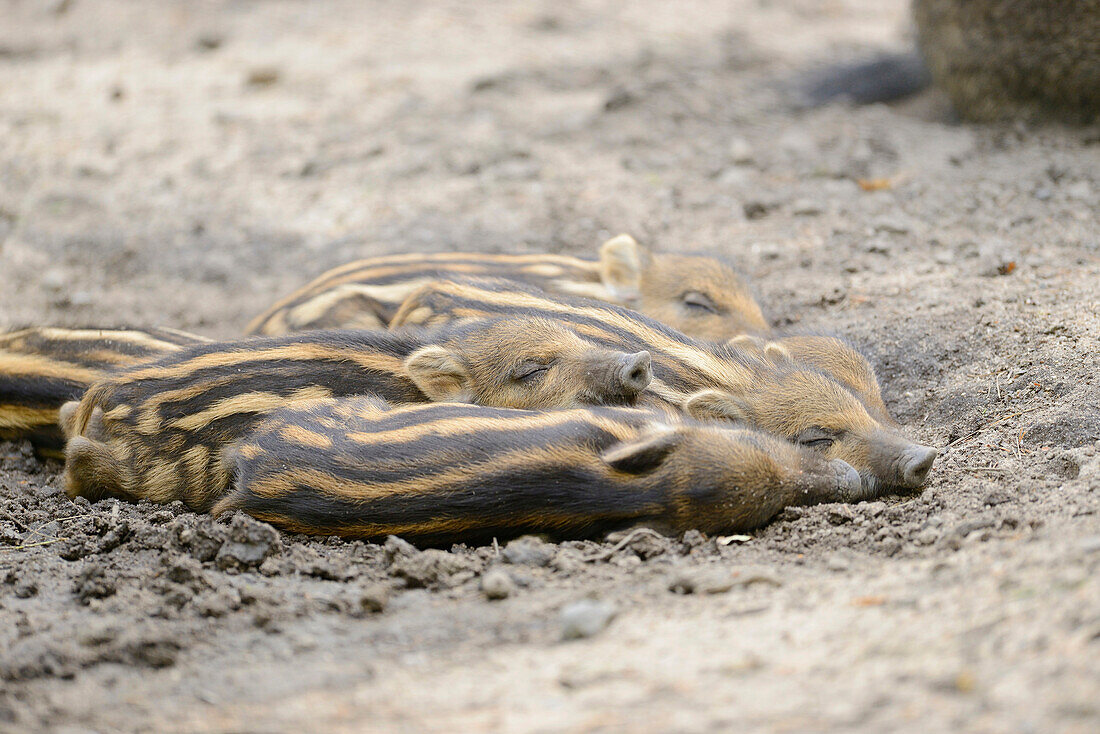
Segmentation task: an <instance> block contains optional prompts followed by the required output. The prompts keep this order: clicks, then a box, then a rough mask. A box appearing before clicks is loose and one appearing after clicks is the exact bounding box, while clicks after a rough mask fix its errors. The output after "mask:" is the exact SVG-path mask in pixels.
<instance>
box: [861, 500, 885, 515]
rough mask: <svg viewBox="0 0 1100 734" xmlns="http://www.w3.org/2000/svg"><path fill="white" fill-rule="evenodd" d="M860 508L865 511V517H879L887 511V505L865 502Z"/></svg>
mask: <svg viewBox="0 0 1100 734" xmlns="http://www.w3.org/2000/svg"><path fill="white" fill-rule="evenodd" d="M860 508H861V509H862V510H863V514H864V515H867V516H868V517H878V516H879V515H881V514H882V513H883V512H885V511H886V503H885V502H864V503H863V504H862V505H860Z"/></svg>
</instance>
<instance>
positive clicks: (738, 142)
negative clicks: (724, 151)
mask: <svg viewBox="0 0 1100 734" xmlns="http://www.w3.org/2000/svg"><path fill="white" fill-rule="evenodd" d="M729 152H730V160H732V161H733V162H734V163H736V164H738V165H740V166H744V165H748V164H750V163H752V162H753V157H754V152H753V149H752V145H751V144H750V143H749V141H747V140H745V139H744V138H734V139H733V140H731V141H730V151H729Z"/></svg>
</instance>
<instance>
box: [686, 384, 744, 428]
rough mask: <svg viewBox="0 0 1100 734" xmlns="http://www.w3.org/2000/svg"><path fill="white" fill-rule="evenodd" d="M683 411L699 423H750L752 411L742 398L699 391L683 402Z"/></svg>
mask: <svg viewBox="0 0 1100 734" xmlns="http://www.w3.org/2000/svg"><path fill="white" fill-rule="evenodd" d="M682 407H683V410H684V412H685V413H687V414H688V415H690V416H691V417H692V418H694V419H696V420H700V421H736V422H738V423H748V422H751V421H752V409H751V408H750V407H749V404H748V403H746V402H745V401H744V400H743V399H742V398H740V397H738V396H737V395H734V394H732V393H728V392H724V391H722V390H700V391H699V392H697V393H692V394H691V395H689V396H688V397H687V399H686V400H684V403H683V406H682Z"/></svg>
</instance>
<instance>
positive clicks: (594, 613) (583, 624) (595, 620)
mask: <svg viewBox="0 0 1100 734" xmlns="http://www.w3.org/2000/svg"><path fill="white" fill-rule="evenodd" d="M617 613H618V610H617V609H616V608H615V605H614V604H611V603H610V602H606V601H599V600H596V599H581V600H580V601H575V602H573V603H572V604H567V605H566V606H565V607H563V608H562V610H561V615H560V617H559V619H560V621H561V637H562V639H563V640H576V639H580V638H583V637H592V636H593V635H596V634H598V633H600V632H602V631H603V630H604V628H605V627H607V625H609V624H611V620H612V619H614V618H615V615H616V614H617Z"/></svg>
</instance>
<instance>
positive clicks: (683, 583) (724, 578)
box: [668, 568, 734, 594]
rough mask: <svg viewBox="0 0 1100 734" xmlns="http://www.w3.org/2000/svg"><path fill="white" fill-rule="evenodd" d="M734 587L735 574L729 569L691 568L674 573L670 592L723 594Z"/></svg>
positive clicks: (670, 583)
mask: <svg viewBox="0 0 1100 734" xmlns="http://www.w3.org/2000/svg"><path fill="white" fill-rule="evenodd" d="M733 585H734V580H733V574H732V573H731V572H730V571H729V569H727V568H691V569H684V570H682V571H678V572H677V573H674V574H673V575H672V576H671V577H670V578H669V582H668V590H669V591H672V592H675V593H677V594H721V593H723V592H726V591H729V590H730V589H732V588H733Z"/></svg>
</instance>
